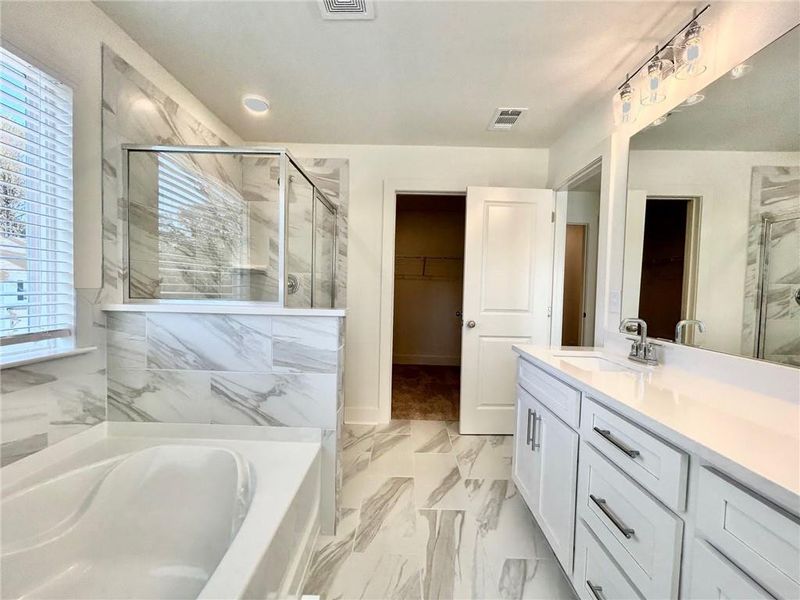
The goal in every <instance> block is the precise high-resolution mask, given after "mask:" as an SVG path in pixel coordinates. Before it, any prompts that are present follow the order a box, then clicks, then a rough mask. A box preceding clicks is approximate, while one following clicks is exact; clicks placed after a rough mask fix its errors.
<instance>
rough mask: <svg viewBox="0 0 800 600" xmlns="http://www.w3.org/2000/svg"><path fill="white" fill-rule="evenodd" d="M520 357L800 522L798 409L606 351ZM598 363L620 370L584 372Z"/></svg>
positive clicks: (529, 352)
mask: <svg viewBox="0 0 800 600" xmlns="http://www.w3.org/2000/svg"><path fill="white" fill-rule="evenodd" d="M514 350H515V352H517V354H519V355H520V356H521V357H522V358H524V359H525V360H527V361H529V362H531V363H533V364H534V365H536V366H538V367H540V368H541V369H543V370H544V371H546V372H549V373H550V374H552V375H554V376H556V377H558V378H559V379H561V380H562V381H564V382H566V383H569V384H571V385H573V386H576V387H580V388H583V389H587V388H588V390H587V391H588V392H589V395H590V396H592V397H594V398H596V399H597V400H599V401H600V402H601V403H603V404H605V405H607V406H608V407H609V408H612V409H613V410H615V411H617V412H618V413H620V414H622V415H624V416H626V417H628V418H629V419H631V420H633V421H635V422H637V423H639V424H640V425H641V426H643V427H645V428H646V429H648V430H650V431H652V432H653V433H655V434H657V435H658V436H660V437H662V438H664V439H665V440H667V441H669V442H671V443H673V444H674V445H676V446H678V447H680V448H682V449H683V450H685V451H687V452H689V453H692V454H695V455H697V456H698V457H700V458H701V459H702V460H704V461H706V462H708V463H710V464H712V465H714V466H715V467H717V468H718V469H720V470H721V471H723V472H726V473H728V474H729V475H731V476H732V477H734V478H735V479H738V480H739V481H741V482H742V483H744V484H746V485H748V486H749V487H751V488H752V489H754V490H755V491H757V492H758V493H760V494H761V495H763V496H765V497H767V498H769V499H770V500H772V501H773V502H776V503H777V504H779V505H781V506H783V507H784V508H786V509H788V510H791V511H792V512H794V513H795V514H800V404H798V403H792V402H789V401H786V400H783V399H780V398H774V397H771V396H766V395H763V394H759V393H756V392H752V391H749V390H744V389H742V388H738V387H735V386H733V385H730V384H726V383H723V382H720V381H716V380H713V379H708V378H704V377H700V376H698V375H695V374H692V373H688V372H686V371H682V370H679V369H676V368H670V367H667V366H656V367H646V366H644V365H637V364H636V363H634V362H632V361H628V360H627V359H626V358H625V357H620V356H618V355H614V354H609V353H607V352H605V351H603V349H601V348H585V349H575V348H545V347H541V346H531V345H519V346H514ZM576 356H584V357H600V358H604V359H606V360H608V361H611V362H612V363H615V364H616V365H619V366H621V367H624V368H623V369H621V370H600V369H597V368H592V366H591V362H592V361H586V362H587V366H585V367H584V366H578V365H577V362H578V361H575V362H569V358H570V357H576Z"/></svg>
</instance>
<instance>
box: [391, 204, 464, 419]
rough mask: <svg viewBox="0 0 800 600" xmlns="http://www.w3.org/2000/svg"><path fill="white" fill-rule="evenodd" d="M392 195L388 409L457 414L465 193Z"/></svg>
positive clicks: (414, 414)
mask: <svg viewBox="0 0 800 600" xmlns="http://www.w3.org/2000/svg"><path fill="white" fill-rule="evenodd" d="M396 200H397V202H396V207H397V208H396V215H395V258H394V260H395V268H394V324H393V338H392V410H391V416H392V418H393V419H419V420H442V421H458V419H459V402H460V386H461V333H462V312H461V310H462V307H461V303H462V298H463V289H464V225H465V218H466V196H465V195H464V194H409V193H406V194H401V193H398V194H397V196H396Z"/></svg>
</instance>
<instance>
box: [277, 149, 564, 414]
mask: <svg viewBox="0 0 800 600" xmlns="http://www.w3.org/2000/svg"><path fill="white" fill-rule="evenodd" d="M270 143H271V144H272V145H281V146H288V148H289V149H290V151H291V152H292V153H293V154H294V155H295V156H298V157H307V156H326V157H334V158H347V159H349V160H350V205H349V220H350V222H349V227H348V230H349V231H348V255H349V260H348V276H347V290H348V292H347V339H346V343H345V351H346V353H347V356H346V364H347V377H345V383H346V389H345V403H346V417H345V418H346V420H348V421H351V422H353V421H361V422H376V421H378V420H379V419H380V416H379V412H378V411H379V403H378V399H379V384H380V381H379V377H380V374H379V369H378V365H379V356H380V346H379V341H380V334H381V331H380V305H381V273H382V264H381V262H382V250H383V241H382V237H383V233H382V226H383V187H384V182H385V181H387V180H395V181H396V180H404V181H406V180H414V182H418V190H419V191H431V190H430V189H429V187H428V186H429V185H430V184H431V182H434V183H435V182H439V181H442V180H447V181H454V180H457V181H460V182H463V183H464V184H469V185H492V186H511V187H545V181H546V179H547V156H548V153H547V150H543V149H527V148H464V147H428V146H361V145H322V144H292V143H286V142H274V143H273V142H270ZM415 187H416V185H415ZM431 189H432V188H431ZM405 191H415V190H412V189H407V190H405ZM450 191H464V189H463V188H462V189H461V190H457V189H454V190H450ZM392 254H393V253H392ZM389 348H390V349H391V346H389Z"/></svg>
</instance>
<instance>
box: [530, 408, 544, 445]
mask: <svg viewBox="0 0 800 600" xmlns="http://www.w3.org/2000/svg"><path fill="white" fill-rule="evenodd" d="M537 422H538V423H539V433H538V435H537V433H536V423H537ZM541 423H542V417H541V416H540V415H538V414H536V411H534V412H533V446H531V448H532V449H533V450H538V449H539V448H541V447H542V425H541Z"/></svg>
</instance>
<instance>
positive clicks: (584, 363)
mask: <svg viewBox="0 0 800 600" xmlns="http://www.w3.org/2000/svg"><path fill="white" fill-rule="evenodd" d="M555 356H557V357H558V358H560V359H561V360H562V361H563V362H565V363H567V364H570V365H572V366H573V367H578V368H579V369H582V370H584V371H618V372H625V371H632V370H633V369H631V368H629V367H626V366H624V365H620V364H618V363H615V362H612V361H610V360H608V359H606V358H603V357H602V356H575V355H569V354H566V355H564V354H560V355H559V354H556V355H555Z"/></svg>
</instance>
